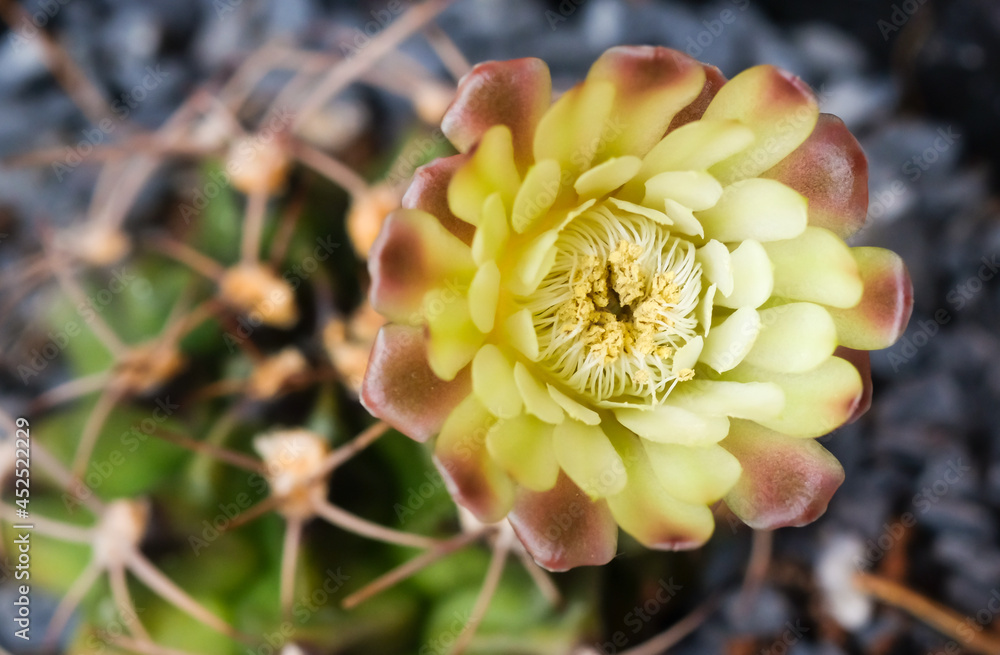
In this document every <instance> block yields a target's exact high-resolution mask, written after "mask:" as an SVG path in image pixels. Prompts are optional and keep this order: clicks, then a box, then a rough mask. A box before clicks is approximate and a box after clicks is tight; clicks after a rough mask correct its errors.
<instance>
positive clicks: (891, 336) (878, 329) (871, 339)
mask: <svg viewBox="0 0 1000 655" xmlns="http://www.w3.org/2000/svg"><path fill="white" fill-rule="evenodd" d="M851 255H853V256H854V261H856V262H857V264H858V272H859V273H860V275H861V281H862V284H863V288H864V291H863V292H862V295H861V302H859V303H858V304H857V305H855V306H854V307H851V308H850V309H836V308H830V315H831V316H833V322H834V323H835V324H836V326H837V335H838V338H839V340H840V343H841V344H842V345H844V346H847V347H848V348H854V349H856V350H880V349H882V348H888V347H889V346H891V345H892V344H894V343H896V340H897V339H899V337H901V336H902V335H903V331H904V330H906V324H907V323H908V322H909V320H910V314H911V312H912V311H913V283H912V282H911V281H910V273H909V271H907V270H906V264H905V263H904V262H903V259H902V258H901V257H900V256H899V255H897V254H896V253H894V252H892V251H891V250H886V249H884V248H869V247H865V248H851Z"/></svg>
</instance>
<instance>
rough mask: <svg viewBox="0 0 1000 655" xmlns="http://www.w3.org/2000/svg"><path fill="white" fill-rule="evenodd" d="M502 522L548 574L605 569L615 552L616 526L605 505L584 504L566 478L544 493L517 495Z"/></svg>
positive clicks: (524, 491)
mask: <svg viewBox="0 0 1000 655" xmlns="http://www.w3.org/2000/svg"><path fill="white" fill-rule="evenodd" d="M507 520H509V521H510V525H511V527H513V528H514V532H515V533H516V534H517V536H518V538H519V539H520V540H521V543H522V544H524V547H525V549H526V550H527V551H528V553H529V554H530V555H531V556H532V557H533V558H534V559H535V561H536V562H537V563H538V564H539V566H542V567H544V568H546V569H548V570H549V571H566V570H568V569H571V568H574V567H576V566H601V565H603V564H607V563H608V562H610V561H611V558H613V557H614V556H615V550H616V548H617V546H618V525H617V524H616V523H615V519H614V517H612V516H611V511H610V510H609V509H608V506H607V504H606V503H605V502H604V501H597V502H594V501H592V500H590V498H588V497H587V494H585V493H583V492H582V491H580V488H579V487H577V486H576V485H575V484H573V482H572V481H571V480H570V479H569V478H568V477H566V475H560V476H559V480H558V482H556V486H555V487H553V488H552V489H550V490H549V491H543V492H541V493H539V492H534V491H529V490H527V489H519V490H518V492H517V497H516V499H515V501H514V508H513V509H512V510H511V511H510V514H509V515H508V516H507Z"/></svg>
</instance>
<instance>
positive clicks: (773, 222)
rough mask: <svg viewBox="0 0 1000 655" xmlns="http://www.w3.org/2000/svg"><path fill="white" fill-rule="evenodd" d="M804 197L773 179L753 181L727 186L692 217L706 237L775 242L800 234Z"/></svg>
mask: <svg viewBox="0 0 1000 655" xmlns="http://www.w3.org/2000/svg"><path fill="white" fill-rule="evenodd" d="M807 204H808V203H807V202H806V198H805V196H803V195H802V194H801V193H799V192H798V191H795V190H794V189H792V188H791V187H788V186H785V185H784V184H782V183H781V182H777V181H775V180H766V179H763V178H753V179H749V180H741V181H739V182H734V183H733V184H730V185H729V186H727V187H726V188H725V189H724V190H723V192H722V196H721V197H720V198H719V202H717V203H716V204H715V206H714V207H712V208H710V209H706V210H704V211H700V212H697V213H696V214H695V215H696V216H697V218H698V220H699V221H700V222H701V224H702V225H703V226H704V228H705V235H706V236H707V237H708V238H711V239H718V240H719V241H725V242H734V241H744V240H746V239H756V240H757V241H777V240H779V239H792V238H794V237H797V236H798V235H800V234H802V232H803V230H805V229H806V224H807V220H808V219H807V213H808V212H807Z"/></svg>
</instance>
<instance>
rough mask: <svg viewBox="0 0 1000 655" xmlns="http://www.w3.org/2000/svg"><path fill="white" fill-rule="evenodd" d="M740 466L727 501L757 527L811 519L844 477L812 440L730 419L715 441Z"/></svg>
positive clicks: (740, 516)
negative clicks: (725, 432) (722, 436)
mask: <svg viewBox="0 0 1000 655" xmlns="http://www.w3.org/2000/svg"><path fill="white" fill-rule="evenodd" d="M720 445H721V446H722V447H723V448H725V449H726V450H728V451H729V452H731V453H732V454H733V455H735V456H736V458H737V459H738V460H739V461H740V464H741V465H742V466H743V473H742V475H740V479H739V481H738V482H737V483H736V486H735V487H733V489H732V491H730V492H729V494H727V495H726V498H725V500H726V504H727V505H728V506H729V508H730V509H731V510H732V511H733V513H734V514H736V516H738V517H739V518H740V519H741V520H742V521H743V522H744V523H746V524H747V525H749V526H750V527H752V528H756V529H758V530H773V529H775V528H781V527H786V526H802V525H806V524H808V523H812V522H813V521H815V520H816V519H817V518H819V517H820V516H821V515H822V514H823V512H825V511H826V506H827V503H829V502H830V498H831V496H833V493H834V492H835V491H836V490H837V488H838V487H839V486H840V483H841V482H843V481H844V469H843V468H842V467H841V466H840V462H838V461H837V458H836V457H834V456H833V455H831V454H830V453H829V452H828V451H827V450H826V449H825V448H823V446H821V445H820V444H819V443H818V442H816V441H813V440H812V439H796V438H794V437H788V436H785V435H783V434H779V433H777V432H772V431H771V430H768V429H766V428H763V427H761V426H759V425H756V424H754V423H750V422H748V421H733V427H732V430H731V431H730V433H729V436H728V437H726V440H725V441H723V442H722V444H720Z"/></svg>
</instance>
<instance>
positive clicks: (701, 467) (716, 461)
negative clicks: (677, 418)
mask: <svg viewBox="0 0 1000 655" xmlns="http://www.w3.org/2000/svg"><path fill="white" fill-rule="evenodd" d="M643 446H645V448H646V454H647V455H649V463H650V465H651V466H652V468H653V472H654V473H655V474H656V479H657V480H659V482H660V484H661V485H663V488H664V489H666V490H667V493H669V494H670V495H672V496H673V497H675V498H677V499H678V500H682V501H684V502H686V503H691V504H693V505H711V504H712V503H714V502H716V501H718V500H719V499H721V498H722V497H723V496H725V495H726V494H727V493H729V490H730V489H732V488H733V485H734V484H736V481H737V480H739V478H740V472H741V471H742V470H743V468H742V467H741V466H740V462H739V460H737V459H736V457H734V456H733V455H731V454H730V453H729V452H728V451H727V450H726V449H724V448H722V447H721V446H718V445H711V446H705V447H703V448H692V447H690V446H678V445H676V444H666V443H655V442H652V441H645V440H644V441H643Z"/></svg>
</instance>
